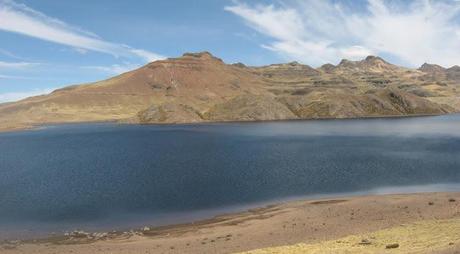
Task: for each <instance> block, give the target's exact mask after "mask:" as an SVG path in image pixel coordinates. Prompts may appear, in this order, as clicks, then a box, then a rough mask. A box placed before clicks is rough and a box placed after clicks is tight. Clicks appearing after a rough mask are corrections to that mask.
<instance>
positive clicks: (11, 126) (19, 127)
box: [0, 112, 458, 133]
mask: <svg viewBox="0 0 460 254" xmlns="http://www.w3.org/2000/svg"><path fill="white" fill-rule="evenodd" d="M455 114H458V113H457V112H455V113H446V114H409V115H378V116H351V117H343V118H335V117H323V118H302V119H280V120H262V121H261V120H251V121H201V122H190V123H188V122H184V123H138V122H130V121H125V120H107V121H105V120H101V121H99V120H98V121H70V122H47V123H27V124H24V123H20V124H15V123H5V124H0V133H5V132H20V131H27V130H36V129H40V128H41V127H44V126H45V127H46V126H50V125H71V124H98V123H99V124H100V123H116V124H135V125H136V124H137V125H159V126H164V125H206V124H231V123H235V124H240V123H273V122H275V123H276V122H300V121H331V120H364V119H391V118H395V119H399V118H414V117H430V116H431V117H432V116H445V115H455Z"/></svg>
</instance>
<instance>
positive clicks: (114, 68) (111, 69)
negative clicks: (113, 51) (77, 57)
mask: <svg viewBox="0 0 460 254" xmlns="http://www.w3.org/2000/svg"><path fill="white" fill-rule="evenodd" d="M139 67H140V65H138V64H132V63H124V64H113V65H110V66H83V67H81V68H83V69H88V70H97V71H102V72H105V73H108V74H112V75H118V74H121V73H125V72H128V71H131V70H134V69H136V68H139Z"/></svg>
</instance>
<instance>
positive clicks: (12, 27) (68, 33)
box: [0, 0, 164, 60]
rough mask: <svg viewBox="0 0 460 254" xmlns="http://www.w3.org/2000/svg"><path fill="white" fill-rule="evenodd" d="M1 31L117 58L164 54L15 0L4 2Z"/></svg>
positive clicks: (0, 7)
mask: <svg viewBox="0 0 460 254" xmlns="http://www.w3.org/2000/svg"><path fill="white" fill-rule="evenodd" d="M0 29H1V30H4V31H9V32H14V33H19V34H23V35H27V36H31V37H34V38H38V39H42V40H46V41H51V42H54V43H59V44H63V45H67V46H70V47H74V48H76V49H77V50H79V51H80V52H83V51H82V50H91V51H97V52H102V53H107V54H111V55H113V56H116V57H133V56H134V57H141V58H143V59H145V60H147V59H149V60H158V59H162V58H164V57H163V56H161V55H158V54H155V53H152V52H149V51H146V50H142V49H135V48H131V47H129V46H127V45H123V44H117V43H112V42H108V41H105V40H103V39H101V38H99V37H98V36H96V35H95V34H93V33H91V32H88V31H84V30H82V29H80V28H77V27H74V26H70V25H68V24H66V23H64V22H62V21H60V20H58V19H54V18H52V17H49V16H46V15H45V14H43V13H41V12H38V11H36V10H33V9H31V8H29V7H27V6H26V5H23V4H18V3H16V2H14V1H12V0H0Z"/></svg>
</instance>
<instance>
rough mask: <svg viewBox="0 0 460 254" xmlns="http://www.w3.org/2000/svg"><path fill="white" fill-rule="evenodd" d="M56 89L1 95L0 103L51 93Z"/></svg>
mask: <svg viewBox="0 0 460 254" xmlns="http://www.w3.org/2000/svg"><path fill="white" fill-rule="evenodd" d="M53 90H54V88H46V89H37V90H32V91H27V92H8V93H0V103H4V102H12V101H18V100H22V99H25V98H28V97H31V96H37V95H42V94H48V93H51V92H52V91H53Z"/></svg>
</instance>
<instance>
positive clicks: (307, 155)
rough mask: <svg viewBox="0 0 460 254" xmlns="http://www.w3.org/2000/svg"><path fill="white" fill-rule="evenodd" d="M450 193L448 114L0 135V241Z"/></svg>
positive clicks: (455, 177) (452, 131)
mask: <svg viewBox="0 0 460 254" xmlns="http://www.w3.org/2000/svg"><path fill="white" fill-rule="evenodd" d="M459 183H460V116H459V115H450V116H438V117H417V118H404V119H402V118H401V119H390V118H388V119H367V120H324V121H289V122H266V123H227V124H202V125H176V126H173V125H170V126H139V125H116V124H82V125H59V126H49V127H46V128H42V129H40V130H34V131H24V132H14V133H2V134H0V238H1V237H12V236H15V237H17V236H26V235H28V234H34V233H37V232H41V233H43V232H47V233H49V232H51V231H56V232H62V231H64V230H72V229H76V228H83V229H88V230H98V229H118V228H120V227H127V228H129V227H132V226H136V227H137V226H141V225H149V224H165V223H177V222H181V221H186V220H190V219H193V218H195V217H196V218H199V217H205V216H211V215H214V214H216V213H221V212H227V211H231V210H232V209H233V210H238V209H241V208H242V207H245V206H250V205H251V204H257V203H263V202H268V201H273V200H286V199H289V198H293V197H302V196H310V195H322V194H333V193H334V194H336V195H337V194H341V193H342V194H343V193H352V192H358V193H373V192H379V191H378V190H382V192H413V191H430V190H436V191H459V190H460V184H459ZM411 186H412V187H411ZM414 186H415V187H414ZM400 187H402V188H400ZM404 187H408V188H406V189H405V188H404ZM382 188H383V189H382ZM398 188H400V189H398ZM385 190H386V191H385Z"/></svg>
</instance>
